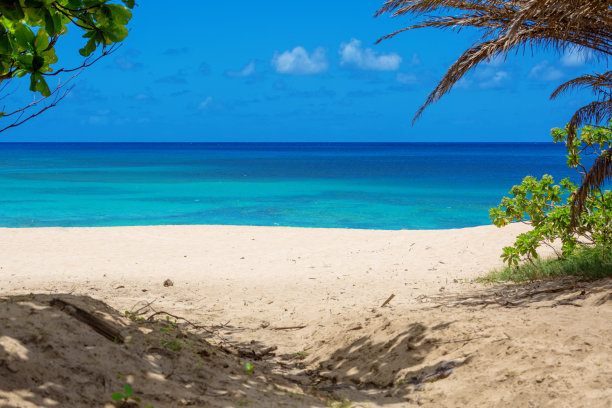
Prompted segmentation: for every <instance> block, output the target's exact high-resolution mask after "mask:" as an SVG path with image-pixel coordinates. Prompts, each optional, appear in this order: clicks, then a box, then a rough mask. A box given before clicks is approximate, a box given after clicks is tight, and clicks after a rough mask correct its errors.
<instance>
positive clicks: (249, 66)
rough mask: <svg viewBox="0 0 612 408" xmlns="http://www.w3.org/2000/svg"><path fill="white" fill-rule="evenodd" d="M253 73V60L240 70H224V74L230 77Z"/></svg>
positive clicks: (243, 76)
mask: <svg viewBox="0 0 612 408" xmlns="http://www.w3.org/2000/svg"><path fill="white" fill-rule="evenodd" d="M254 73H255V61H251V62H249V63H248V64H246V65H245V66H244V67H242V69H241V70H240V71H231V70H228V71H225V76H227V77H230V78H246V77H248V76H251V75H253V74H254Z"/></svg>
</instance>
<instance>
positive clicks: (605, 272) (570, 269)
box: [482, 247, 612, 283]
mask: <svg viewBox="0 0 612 408" xmlns="http://www.w3.org/2000/svg"><path fill="white" fill-rule="evenodd" d="M564 276H576V277H579V278H582V279H587V280H595V279H601V278H605V277H612V248H601V247H599V248H584V249H581V250H579V251H577V252H576V253H574V254H573V255H571V256H568V257H567V258H560V259H537V260H535V261H534V263H533V264H532V263H529V262H526V263H524V264H522V265H519V266H518V267H505V268H503V269H497V270H494V271H492V272H490V273H489V274H488V275H487V276H486V277H484V278H482V281H484V282H493V283H498V282H507V281H513V282H527V281H535V280H545V279H555V278H561V277H564Z"/></svg>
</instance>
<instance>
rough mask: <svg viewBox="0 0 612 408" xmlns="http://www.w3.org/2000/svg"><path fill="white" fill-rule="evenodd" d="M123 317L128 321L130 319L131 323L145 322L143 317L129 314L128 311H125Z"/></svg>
mask: <svg viewBox="0 0 612 408" xmlns="http://www.w3.org/2000/svg"><path fill="white" fill-rule="evenodd" d="M125 317H127V318H128V319H130V320H131V321H133V322H137V323H140V322H144V321H145V318H144V317H142V316H140V315H139V314H138V313H135V312H130V311H129V310H126V311H125Z"/></svg>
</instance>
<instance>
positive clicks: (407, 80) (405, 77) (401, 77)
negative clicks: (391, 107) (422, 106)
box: [395, 72, 418, 85]
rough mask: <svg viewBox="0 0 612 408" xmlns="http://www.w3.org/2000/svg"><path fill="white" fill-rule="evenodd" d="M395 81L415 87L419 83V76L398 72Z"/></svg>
mask: <svg viewBox="0 0 612 408" xmlns="http://www.w3.org/2000/svg"><path fill="white" fill-rule="evenodd" d="M395 80H396V81H397V82H399V83H400V84H404V85H413V84H416V83H418V80H417V76H416V75H415V74H413V73H412V72H398V73H397V75H396V77H395Z"/></svg>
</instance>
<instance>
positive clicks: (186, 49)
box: [162, 47, 189, 55]
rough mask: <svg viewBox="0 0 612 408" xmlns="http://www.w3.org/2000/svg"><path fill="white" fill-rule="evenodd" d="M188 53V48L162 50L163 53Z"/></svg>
mask: <svg viewBox="0 0 612 408" xmlns="http://www.w3.org/2000/svg"><path fill="white" fill-rule="evenodd" d="M188 53H189V48H187V47H183V48H168V49H167V50H166V51H164V52H162V54H164V55H185V54H188Z"/></svg>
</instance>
